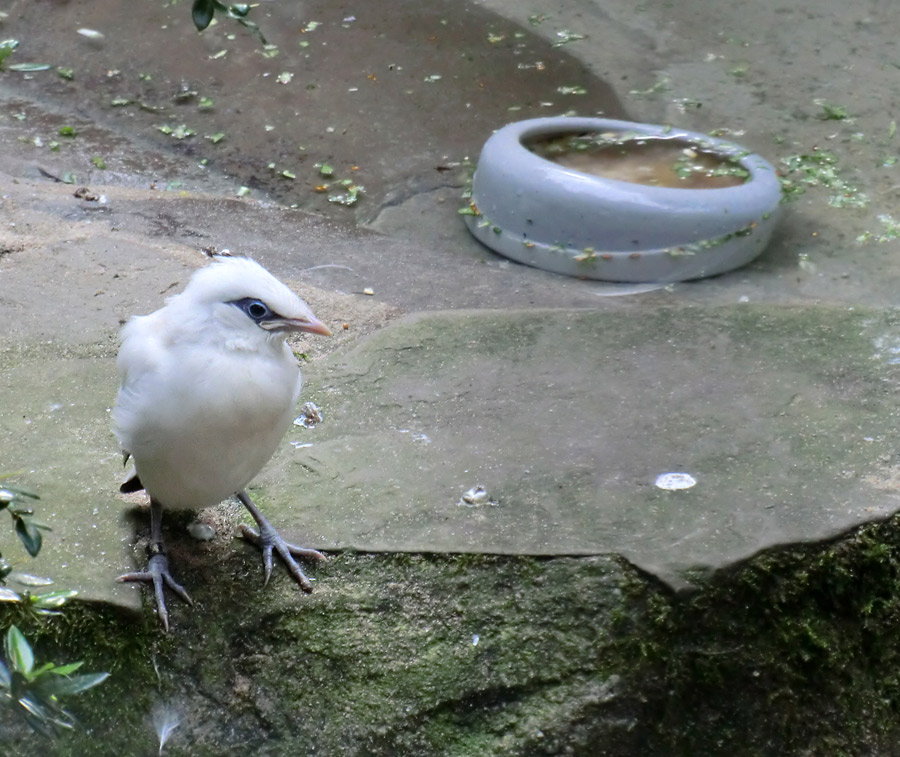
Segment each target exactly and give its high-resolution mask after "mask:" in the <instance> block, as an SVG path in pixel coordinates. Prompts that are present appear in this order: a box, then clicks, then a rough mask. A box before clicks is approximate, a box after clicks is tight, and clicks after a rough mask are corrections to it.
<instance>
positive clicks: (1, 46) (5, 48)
mask: <svg viewBox="0 0 900 757" xmlns="http://www.w3.org/2000/svg"><path fill="white" fill-rule="evenodd" d="M18 46H19V40H17V39H5V40H3V41H2V42H0V69H2V68H3V61H5V60H6V59H7V58H8V57H9V56H10V55H12V52H13V50H15V49H16V48H17V47H18Z"/></svg>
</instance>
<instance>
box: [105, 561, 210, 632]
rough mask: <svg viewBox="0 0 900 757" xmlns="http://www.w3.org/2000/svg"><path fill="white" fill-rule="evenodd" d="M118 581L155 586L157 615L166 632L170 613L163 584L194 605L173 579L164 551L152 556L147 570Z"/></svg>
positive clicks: (128, 575) (127, 574) (121, 577)
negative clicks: (137, 582) (140, 582)
mask: <svg viewBox="0 0 900 757" xmlns="http://www.w3.org/2000/svg"><path fill="white" fill-rule="evenodd" d="M116 580H117V581H119V582H123V581H143V582H145V583H152V584H153V593H154V594H155V596H156V614H157V615H158V616H159V620H160V622H161V623H162V625H163V629H164V630H165V631H166V632H168V630H169V613H168V611H167V610H166V600H165V597H164V596H163V584H165V585H166V586H168V587H169V588H170V589H171V590H172V591H174V592H175V593H176V594H177V595H178V596H179V597H180V598H181V599H182V600H183V601H185V602H187V604H189V605H193V604H194V602H193V600H192V599H191V598H190V596H188V593H187V592H186V591H185V590H184V587H183V586H182V585H181V584H180V583H178V582H177V581H176V580H175V579H174V578H172V574H171V573H169V558H168V557H166V555H165V552H162V551H159V552H156V553H155V554H153V555H151V556H150V561H149V562H148V563H147V570H143V571H137V572H135V573H126V574H125V575H122V576H119V577H118V578H117V579H116Z"/></svg>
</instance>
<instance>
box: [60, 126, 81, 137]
mask: <svg viewBox="0 0 900 757" xmlns="http://www.w3.org/2000/svg"><path fill="white" fill-rule="evenodd" d="M59 136H61V137H75V136H78V132H77V131H75V127H74V126H60V127H59Z"/></svg>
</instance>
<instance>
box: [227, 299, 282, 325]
mask: <svg viewBox="0 0 900 757" xmlns="http://www.w3.org/2000/svg"><path fill="white" fill-rule="evenodd" d="M229 304H231V305H234V306H235V307H239V308H240V309H241V310H243V311H244V312H245V313H246V314H247V315H248V316H249V317H250V318H251V319H252V320H254V321H256V322H257V323H259V322H260V321H265V320H268V319H270V318H272V317H273V313H272V311H271V310H270V309H269V306H268V305H266V303H265V302H263V301H262V300H256V299H254V298H252V297H245V298H244V299H242V300H234V301H232V302H231V303H229Z"/></svg>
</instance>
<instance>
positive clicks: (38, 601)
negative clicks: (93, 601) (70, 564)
mask: <svg viewBox="0 0 900 757" xmlns="http://www.w3.org/2000/svg"><path fill="white" fill-rule="evenodd" d="M77 596H78V590H77V589H66V590H61V591H48V592H45V593H43V594H32V595H31V597H30V598H29V599H30V600H31V604H32V605H33V606H34V607H36V608H37V609H39V610H42V609H46V608H56V607H62V606H63V605H64V604H65V603H66V602H68V601H69V600H70V599H72V597H77Z"/></svg>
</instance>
